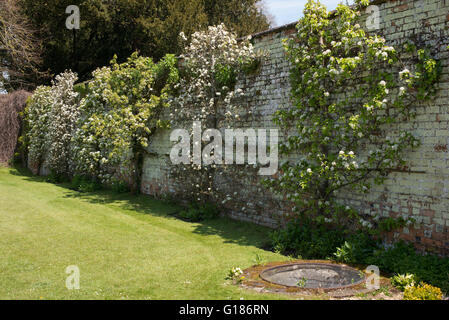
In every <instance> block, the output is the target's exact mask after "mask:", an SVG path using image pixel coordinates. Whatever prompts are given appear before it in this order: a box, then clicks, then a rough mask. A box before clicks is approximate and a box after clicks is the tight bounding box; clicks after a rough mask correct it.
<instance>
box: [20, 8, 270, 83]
mask: <svg viewBox="0 0 449 320" xmlns="http://www.w3.org/2000/svg"><path fill="white" fill-rule="evenodd" d="M17 1H20V3H21V5H22V8H23V10H24V12H25V13H26V15H27V16H28V17H29V18H30V20H31V21H32V22H33V25H34V26H35V27H36V28H39V29H40V32H41V36H42V37H43V38H44V39H46V41H45V47H44V49H45V54H44V57H43V58H44V67H45V68H49V69H50V70H51V71H52V73H54V74H57V73H60V72H63V71H64V70H65V69H67V68H70V69H72V70H74V71H76V72H77V73H78V74H79V77H80V79H81V80H85V79H88V78H89V77H90V73H91V71H93V70H94V69H95V68H97V67H100V66H104V65H107V64H108V63H109V61H110V60H111V58H112V57H113V56H114V54H117V56H118V61H119V62H122V61H125V60H126V58H127V57H128V56H130V55H131V53H132V52H134V51H139V52H140V53H141V54H142V55H145V56H150V57H152V58H154V59H155V60H156V61H157V60H159V59H161V58H162V57H163V56H164V55H165V54H166V53H175V54H177V53H179V52H180V44H179V38H178V35H179V33H180V32H181V31H183V32H184V33H185V34H186V35H187V36H189V35H190V34H192V33H193V32H195V31H197V30H201V29H204V28H206V27H207V26H208V25H215V24H219V23H221V22H224V23H225V24H226V25H228V26H229V27H230V28H231V29H233V30H234V31H236V32H237V34H238V35H239V36H241V35H245V34H250V33H253V32H257V31H262V30H264V29H266V28H268V27H269V22H268V20H267V18H266V17H265V15H264V14H263V13H262V11H261V10H260V9H258V7H257V6H256V4H257V3H258V1H259V0H245V1H237V0H232V1H228V0H214V1H211V0H17ZM69 5H77V6H78V7H79V8H80V16H81V21H80V22H81V23H80V29H79V30H68V29H67V28H66V27H65V21H66V19H67V17H68V14H66V13H65V10H66V7H67V6H69Z"/></svg>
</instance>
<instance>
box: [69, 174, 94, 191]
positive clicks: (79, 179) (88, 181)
mask: <svg viewBox="0 0 449 320" xmlns="http://www.w3.org/2000/svg"><path fill="white" fill-rule="evenodd" d="M70 188H71V189H73V190H77V191H80V192H93V191H97V190H100V189H101V188H102V186H101V184H100V183H98V182H96V181H94V180H93V179H92V178H89V177H86V176H82V175H75V176H73V178H72V181H71V182H70Z"/></svg>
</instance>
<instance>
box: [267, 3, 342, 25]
mask: <svg viewBox="0 0 449 320" xmlns="http://www.w3.org/2000/svg"><path fill="white" fill-rule="evenodd" d="M264 2H265V6H266V8H267V9H268V11H269V12H270V13H271V14H272V15H273V16H274V18H275V25H276V26H282V25H284V24H287V23H290V22H295V21H297V20H298V19H299V18H300V17H301V16H302V11H303V10H304V6H305V4H306V3H307V0H265V1H264ZM320 2H321V3H322V4H324V5H325V6H326V7H327V9H328V10H333V9H335V8H336V7H337V5H338V3H340V2H342V0H321V1H320ZM343 2H345V1H343Z"/></svg>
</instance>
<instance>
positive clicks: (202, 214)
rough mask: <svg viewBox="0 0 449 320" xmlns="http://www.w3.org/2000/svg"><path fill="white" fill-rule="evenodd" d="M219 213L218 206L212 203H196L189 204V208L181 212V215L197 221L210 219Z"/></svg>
mask: <svg viewBox="0 0 449 320" xmlns="http://www.w3.org/2000/svg"><path fill="white" fill-rule="evenodd" d="M218 215H219V210H218V208H217V206H215V205H214V204H211V203H204V204H200V203H194V204H191V205H190V206H189V208H188V209H186V210H183V211H181V212H180V213H179V216H180V217H181V218H183V219H186V220H189V221H192V222H197V221H203V220H209V219H213V218H216V217H217V216H218Z"/></svg>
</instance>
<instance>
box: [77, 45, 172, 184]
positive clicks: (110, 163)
mask: <svg viewBox="0 0 449 320" xmlns="http://www.w3.org/2000/svg"><path fill="white" fill-rule="evenodd" d="M93 76H94V78H93V79H92V80H91V81H89V83H88V84H87V88H86V86H84V88H83V87H77V90H78V91H80V92H83V95H84V97H83V98H82V99H81V102H80V118H79V121H78V123H77V130H76V132H75V134H74V136H73V138H72V144H73V148H72V149H73V152H74V155H75V168H74V169H75V172H76V173H78V174H83V175H88V176H92V177H95V178H98V180H100V181H101V182H102V183H106V184H110V183H111V182H112V180H113V178H116V177H117V176H126V177H127V178H129V179H128V180H130V181H131V183H130V184H132V187H133V188H134V190H136V191H137V189H138V186H139V185H140V178H141V171H142V165H143V158H144V155H145V154H146V153H147V150H146V148H147V147H148V144H149V142H150V139H151V136H152V135H153V134H154V132H155V131H156V130H157V129H158V128H161V127H165V126H166V123H164V121H162V120H161V115H162V113H163V112H164V109H165V108H166V107H168V103H169V93H170V91H171V89H172V86H173V84H174V83H175V82H176V81H178V73H177V69H176V59H175V57H174V56H172V55H167V56H166V57H164V59H162V60H161V61H160V62H159V63H158V64H155V63H154V62H153V61H152V59H151V58H146V57H141V56H138V54H137V53H134V54H133V55H132V56H131V57H129V58H128V60H127V61H126V62H124V63H121V64H119V63H118V62H117V57H114V59H113V60H112V61H111V65H110V66H108V67H103V68H101V69H97V70H95V71H94V72H93Z"/></svg>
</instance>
